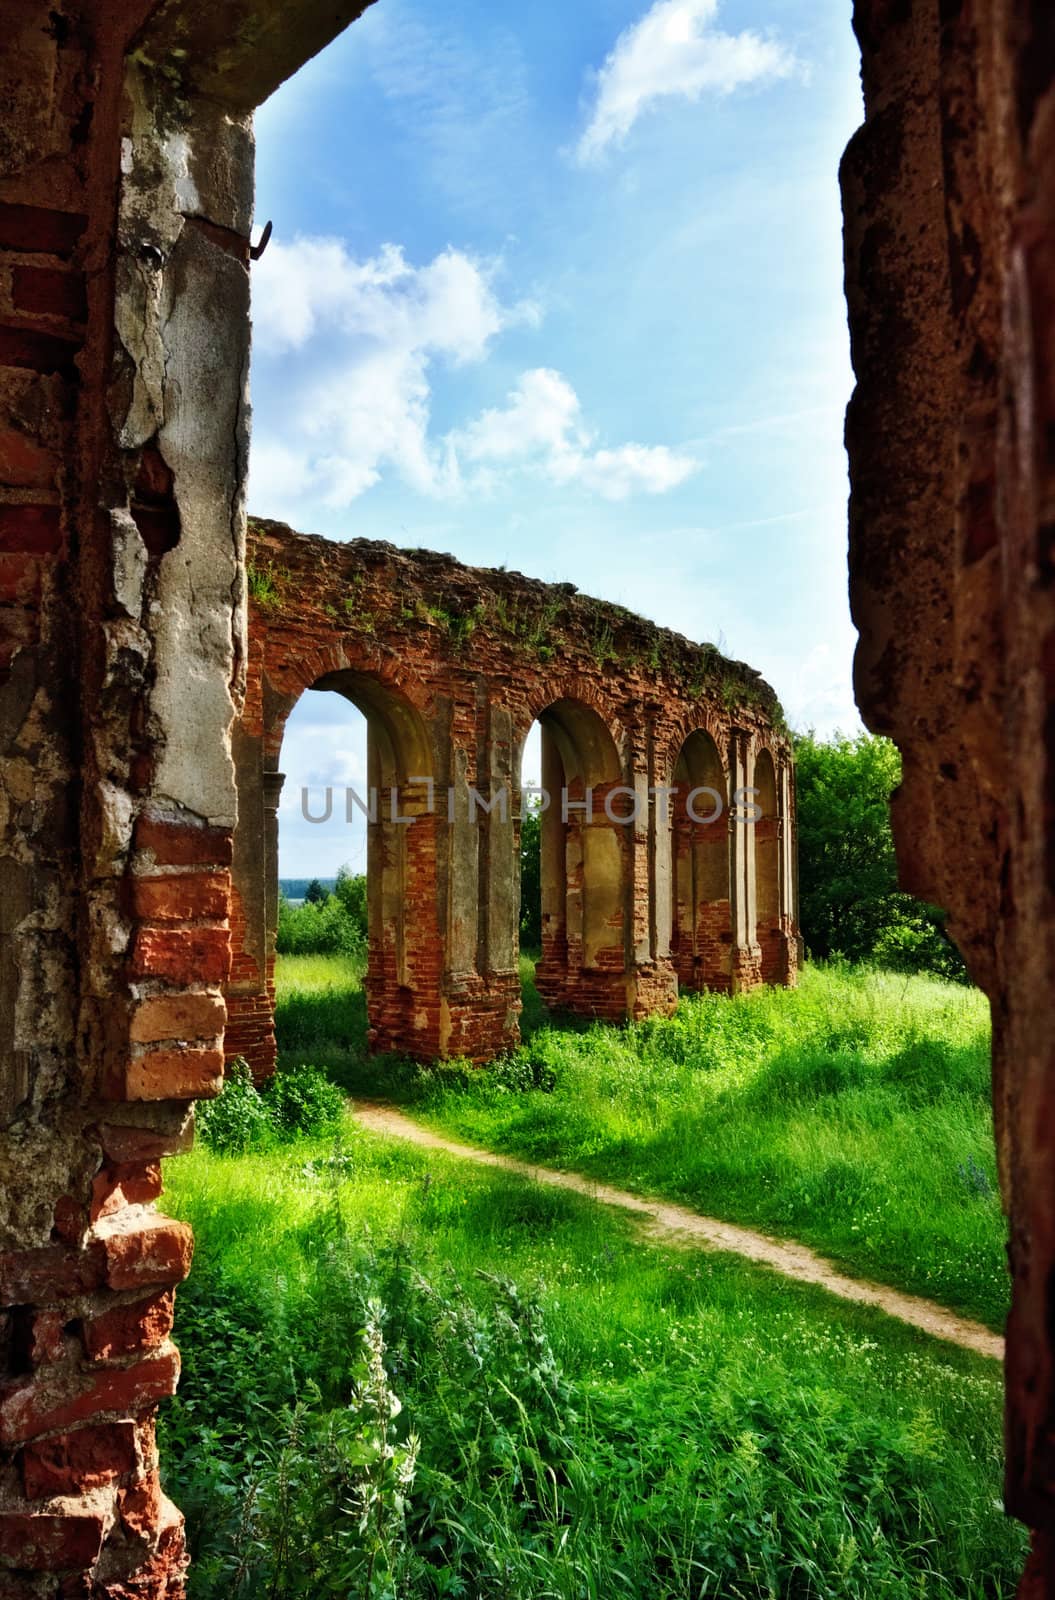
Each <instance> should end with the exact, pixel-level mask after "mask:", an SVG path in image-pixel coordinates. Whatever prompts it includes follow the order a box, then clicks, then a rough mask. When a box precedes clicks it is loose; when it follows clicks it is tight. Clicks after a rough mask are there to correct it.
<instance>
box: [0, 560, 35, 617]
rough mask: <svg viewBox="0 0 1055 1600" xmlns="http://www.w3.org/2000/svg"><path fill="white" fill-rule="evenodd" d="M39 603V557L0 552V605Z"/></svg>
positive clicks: (33, 604)
mask: <svg viewBox="0 0 1055 1600" xmlns="http://www.w3.org/2000/svg"><path fill="white" fill-rule="evenodd" d="M39 604H40V559H39V557H37V556H25V555H17V556H13V555H6V554H4V553H3V552H0V605H18V606H35V605H39Z"/></svg>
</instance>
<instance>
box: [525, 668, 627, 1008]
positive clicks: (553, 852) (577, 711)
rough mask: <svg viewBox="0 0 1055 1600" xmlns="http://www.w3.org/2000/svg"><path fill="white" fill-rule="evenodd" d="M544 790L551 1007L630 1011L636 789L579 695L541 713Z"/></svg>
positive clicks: (545, 941)
mask: <svg viewBox="0 0 1055 1600" xmlns="http://www.w3.org/2000/svg"><path fill="white" fill-rule="evenodd" d="M538 721H539V723H540V725H541V729H542V788H543V790H544V792H545V794H546V797H547V799H548V804H547V806H546V809H545V810H544V811H543V813H542V819H541V852H542V860H541V878H542V956H541V960H540V961H539V964H538V967H537V969H536V973H535V982H536V984H537V986H538V991H539V994H540V995H541V996H542V998H543V999H544V1000H545V1001H546V1003H547V1005H550V1006H553V1007H556V1008H558V1009H560V1010H563V1011H570V1012H575V1013H578V1014H579V1015H584V1016H615V1017H623V1016H625V1015H626V1014H627V992H626V977H625V974H626V965H627V963H626V948H625V946H626V932H627V891H628V885H629V870H628V869H629V859H630V850H629V840H628V837H627V833H626V821H627V818H628V815H629V812H628V802H630V803H632V802H633V800H634V792H633V791H632V790H631V791H629V792H628V791H627V790H626V788H625V785H624V784H623V770H622V760H621V758H620V754H619V750H618V747H617V745H616V741H615V738H614V737H613V734H612V731H611V729H610V728H609V727H608V725H607V724H606V722H605V720H604V718H603V717H602V716H601V714H600V713H599V712H598V711H596V710H594V709H593V708H592V707H591V706H588V705H584V704H583V703H582V702H581V701H578V700H574V699H561V700H555V701H553V702H552V703H551V704H550V705H548V706H546V707H545V708H544V709H543V710H541V711H540V712H539V715H538Z"/></svg>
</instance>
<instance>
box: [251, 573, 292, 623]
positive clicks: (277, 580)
mask: <svg viewBox="0 0 1055 1600" xmlns="http://www.w3.org/2000/svg"><path fill="white" fill-rule="evenodd" d="M289 581H290V580H289V573H288V572H287V571H286V570H285V568H284V567H276V566H275V564H274V562H272V561H269V562H268V563H267V564H266V566H263V567H256V566H253V565H252V563H250V565H249V566H248V567H247V569H246V587H247V590H248V593H249V598H250V599H251V600H254V601H255V602H256V604H257V605H258V606H263V608H264V609H265V610H266V611H274V610H277V608H278V607H279V606H280V605H281V604H282V591H283V588H284V587H285V585H286V584H288V583H289Z"/></svg>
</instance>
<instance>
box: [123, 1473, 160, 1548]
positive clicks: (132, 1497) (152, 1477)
mask: <svg viewBox="0 0 1055 1600" xmlns="http://www.w3.org/2000/svg"><path fill="white" fill-rule="evenodd" d="M161 1505H162V1494H161V1479H160V1478H159V1476H158V1474H157V1471H156V1470H155V1471H153V1472H151V1473H149V1474H148V1475H147V1476H146V1477H145V1478H144V1479H143V1481H142V1483H137V1484H135V1486H134V1487H133V1488H130V1489H122V1490H121V1492H120V1494H119V1495H118V1496H117V1512H118V1515H119V1517H120V1518H121V1521H122V1522H123V1523H124V1525H125V1527H126V1528H127V1529H128V1531H129V1533H132V1534H135V1535H136V1536H137V1537H138V1538H140V1539H148V1540H150V1541H151V1542H153V1539H154V1535H155V1534H156V1533H157V1531H158V1527H159V1526H160V1523H161Z"/></svg>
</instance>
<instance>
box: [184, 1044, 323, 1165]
mask: <svg viewBox="0 0 1055 1600" xmlns="http://www.w3.org/2000/svg"><path fill="white" fill-rule="evenodd" d="M343 1106H344V1099H343V1096H342V1095H341V1091H340V1090H339V1089H338V1088H337V1087H336V1086H335V1085H334V1084H332V1083H330V1082H329V1080H328V1079H327V1078H324V1077H323V1075H322V1073H321V1072H317V1071H316V1070H315V1068H314V1067H295V1068H292V1069H291V1070H290V1071H288V1072H281V1071H280V1072H278V1073H276V1075H275V1076H274V1077H273V1078H271V1079H270V1080H269V1082H268V1083H266V1084H265V1085H264V1088H263V1090H260V1089H258V1088H257V1086H256V1084H255V1083H254V1082H253V1076H252V1073H251V1072H250V1070H249V1067H248V1065H247V1064H246V1062H245V1061H243V1060H242V1059H241V1058H240V1057H237V1058H236V1059H235V1060H234V1061H232V1062H231V1063H230V1065H229V1066H228V1068H227V1076H226V1079H225V1082H224V1086H223V1089H222V1091H221V1092H220V1094H219V1095H218V1096H217V1097H216V1099H215V1100H206V1101H202V1102H201V1104H200V1105H199V1107H198V1114H197V1128H198V1132H199V1134H200V1135H201V1137H202V1139H203V1140H204V1141H205V1143H206V1144H207V1145H208V1146H209V1148H210V1150H217V1151H219V1152H221V1153H222V1154H226V1155H242V1154H244V1153H245V1152H246V1151H247V1150H257V1149H261V1148H264V1147H266V1146H267V1145H268V1144H270V1143H272V1142H278V1141H283V1142H285V1141H289V1140H291V1139H296V1138H299V1137H301V1136H302V1135H305V1134H320V1133H328V1132H329V1131H330V1130H331V1129H332V1128H335V1127H336V1126H337V1123H338V1122H339V1121H340V1116H341V1111H342V1109H343Z"/></svg>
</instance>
